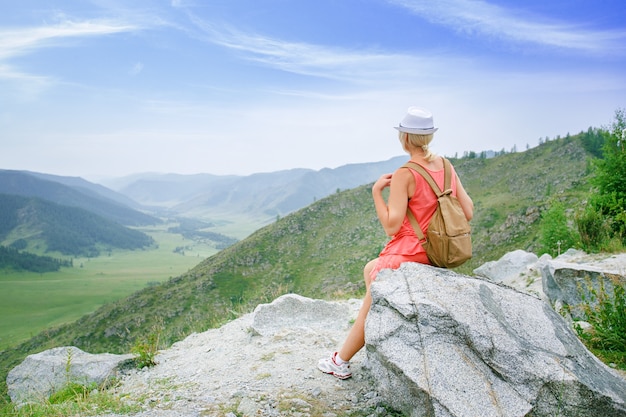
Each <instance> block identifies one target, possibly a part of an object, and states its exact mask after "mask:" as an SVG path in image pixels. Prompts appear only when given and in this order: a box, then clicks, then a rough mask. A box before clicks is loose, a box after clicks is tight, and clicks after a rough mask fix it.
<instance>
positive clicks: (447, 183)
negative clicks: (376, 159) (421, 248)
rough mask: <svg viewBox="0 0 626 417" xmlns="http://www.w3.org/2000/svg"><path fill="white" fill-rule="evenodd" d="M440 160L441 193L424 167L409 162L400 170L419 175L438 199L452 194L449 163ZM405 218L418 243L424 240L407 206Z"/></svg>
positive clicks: (445, 160)
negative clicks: (403, 169) (441, 175)
mask: <svg viewBox="0 0 626 417" xmlns="http://www.w3.org/2000/svg"><path fill="white" fill-rule="evenodd" d="M441 159H443V169H444V174H443V191H442V190H441V188H439V186H438V185H437V183H436V182H435V180H434V178H433V177H432V175H430V173H429V172H428V171H426V170H425V169H424V167H422V166H421V165H420V164H416V163H415V162H412V161H409V162H407V163H406V164H404V165H402V168H410V169H412V170H414V171H415V172H417V173H418V174H420V175H421V176H422V177H423V178H424V179H425V180H426V182H427V183H428V185H430V188H432V190H433V192H434V193H435V195H436V196H437V198H439V197H441V196H443V195H446V194H450V193H452V188H451V187H450V186H451V184H452V172H451V171H452V169H451V168H450V161H448V160H447V159H446V158H443V157H442V158H441ZM406 216H407V217H408V218H409V222H410V223H411V226H413V230H414V231H415V234H416V235H417V237H418V238H419V240H420V242H421V241H422V240H426V237H425V236H424V232H422V228H421V227H420V225H419V223H418V222H417V219H416V218H415V215H413V212H412V211H411V210H410V209H409V207H408V206H407V208H406Z"/></svg>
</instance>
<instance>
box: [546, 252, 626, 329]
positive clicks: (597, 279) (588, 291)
mask: <svg viewBox="0 0 626 417" xmlns="http://www.w3.org/2000/svg"><path fill="white" fill-rule="evenodd" d="M565 255H566V256H562V257H559V258H557V259H555V260H553V261H550V262H547V263H546V264H545V265H543V266H542V268H541V274H542V283H543V292H544V293H545V295H546V296H547V297H548V299H549V300H550V303H552V305H567V306H569V309H568V311H569V313H570V314H571V316H572V318H574V319H581V320H584V319H585V315H584V312H583V309H582V307H581V304H582V302H583V297H584V298H585V300H586V301H585V302H586V303H587V304H590V305H592V306H593V305H596V304H597V303H596V301H595V300H594V296H593V295H592V291H595V292H596V293H600V292H601V291H604V292H605V293H606V294H607V295H608V296H609V297H611V298H612V297H613V288H614V286H615V285H620V286H626V254H619V255H614V256H611V257H608V258H602V259H601V260H598V261H597V262H593V260H591V259H589V257H588V256H585V255H586V254H584V253H582V252H578V251H571V252H570V251H568V252H567V253H566V254H565ZM581 257H584V258H581ZM580 260H584V262H585V263H579V262H580Z"/></svg>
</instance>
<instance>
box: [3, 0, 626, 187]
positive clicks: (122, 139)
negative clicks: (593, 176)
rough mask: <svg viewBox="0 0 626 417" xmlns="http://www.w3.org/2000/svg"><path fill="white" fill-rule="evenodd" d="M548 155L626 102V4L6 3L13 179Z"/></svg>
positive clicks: (340, 0)
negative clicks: (414, 119)
mask: <svg viewBox="0 0 626 417" xmlns="http://www.w3.org/2000/svg"><path fill="white" fill-rule="evenodd" d="M412 105H418V106H422V107H426V108H429V109H430V110H432V112H433V114H434V119H435V124H436V125H437V126H438V127H439V131H438V132H437V134H436V136H435V141H434V142H433V149H434V150H435V152H437V153H439V154H442V155H447V156H454V155H455V154H457V155H459V156H460V155H463V153H464V152H466V151H477V152H478V151H481V150H488V149H493V150H501V149H505V150H507V151H508V150H511V149H513V147H516V148H517V150H518V151H523V150H525V149H526V148H527V147H528V146H530V147H534V146H536V145H537V144H538V143H539V140H540V138H545V137H550V138H554V137H556V136H557V135H561V136H565V135H566V134H567V133H572V134H574V133H578V132H580V131H581V130H586V129H587V128H588V127H590V126H594V127H603V126H608V125H609V124H610V123H611V121H612V120H613V117H614V113H615V110H617V109H618V108H624V107H626V7H625V6H624V5H623V0H569V1H563V0H553V1H545V0H540V1H538V0H528V1H524V2H519V1H512V0H493V1H491V0H490V1H483V0H437V1H433V0H424V1H419V0H315V1H313V0H136V1H125V0H91V1H90V0H82V1H78V0H75V1H71V0H46V1H43V0H39V1H34V0H20V1H11V2H9V1H4V2H3V4H2V5H0V168H2V169H25V170H31V171H38V172H45V173H51V174H58V175H72V176H82V177H85V178H93V179H95V178H103V177H111V176H123V175H128V174H132V173H138V172H174V173H181V174H193V173H200V172H203V173H212V174H218V175H224V174H238V175H247V174H251V173H255V172H269V171H277V170H282V169H289V168H312V169H321V168H325V167H330V168H334V167H337V166H341V165H345V164H350V163H358V162H374V161H382V160H386V159H389V158H391V157H394V156H398V155H402V150H401V149H400V147H399V143H398V141H397V132H396V131H395V130H394V129H393V126H395V125H397V123H398V122H399V120H400V119H401V118H402V117H403V116H404V113H405V111H406V109H407V108H408V107H409V106H412Z"/></svg>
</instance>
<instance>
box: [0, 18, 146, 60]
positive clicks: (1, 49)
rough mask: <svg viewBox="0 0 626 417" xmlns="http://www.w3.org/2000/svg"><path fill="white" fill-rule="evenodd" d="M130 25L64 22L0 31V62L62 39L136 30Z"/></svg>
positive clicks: (100, 21) (102, 21)
mask: <svg viewBox="0 0 626 417" xmlns="http://www.w3.org/2000/svg"><path fill="white" fill-rule="evenodd" d="M137 29H138V27H137V26H135V25H132V24H127V23H122V22H113V21H107V20H85V21H78V22H75V21H70V20H68V21H64V22H61V23H59V24H56V25H50V26H41V27H31V28H18V29H3V30H0V60H6V59H8V58H11V57H13V56H17V55H23V54H26V53H29V52H31V51H33V50H34V49H38V48H43V47H47V46H51V45H53V44H54V42H55V41H60V40H61V39H63V38H76V37H85V36H101V35H108V34H113V33H120V32H129V31H133V30H137Z"/></svg>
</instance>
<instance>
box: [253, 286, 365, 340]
mask: <svg viewBox="0 0 626 417" xmlns="http://www.w3.org/2000/svg"><path fill="white" fill-rule="evenodd" d="M353 303H354V304H355V306H356V307H355V308H358V304H360V301H356V300H354V301H353ZM349 312H350V310H349V307H348V306H346V305H345V304H344V303H333V302H326V301H323V300H313V299H310V298H306V297H303V296H301V295H297V294H286V295H283V296H280V297H278V298H277V299H275V300H274V301H272V302H271V303H269V304H259V305H258V306H257V307H256V308H255V309H254V319H253V321H252V329H253V330H254V331H255V332H256V333H257V334H259V335H262V336H273V335H274V334H276V333H278V332H280V331H281V330H282V329H285V328H289V329H293V328H303V329H324V328H326V327H328V326H333V327H337V326H338V324H339V325H340V323H338V321H337V318H338V317H345V316H348V315H349ZM348 325H349V323H348V322H347V321H346V322H345V323H344V326H346V327H347V326H348Z"/></svg>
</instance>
